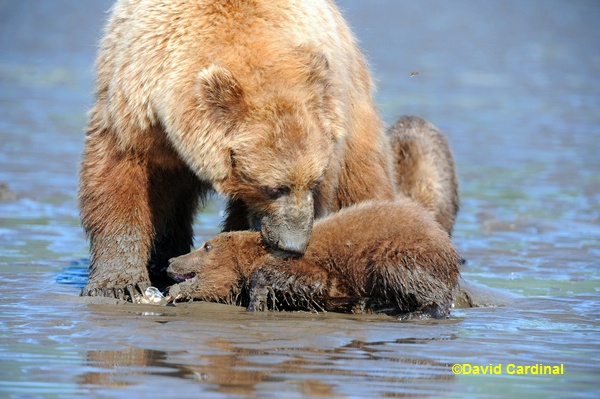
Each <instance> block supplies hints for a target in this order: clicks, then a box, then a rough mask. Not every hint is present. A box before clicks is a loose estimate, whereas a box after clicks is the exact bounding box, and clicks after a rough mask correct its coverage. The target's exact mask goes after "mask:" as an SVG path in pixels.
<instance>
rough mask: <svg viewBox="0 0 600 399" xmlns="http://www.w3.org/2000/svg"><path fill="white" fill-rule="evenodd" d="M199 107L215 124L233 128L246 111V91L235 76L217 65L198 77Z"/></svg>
mask: <svg viewBox="0 0 600 399" xmlns="http://www.w3.org/2000/svg"><path fill="white" fill-rule="evenodd" d="M196 87H197V96H198V105H199V107H200V108H201V109H203V110H204V111H205V112H206V113H207V115H206V116H207V117H208V118H209V119H210V121H211V122H212V123H213V124H217V125H221V124H226V125H228V126H227V127H231V125H232V124H234V123H235V122H236V121H238V120H239V118H240V117H241V115H242V113H243V112H244V111H245V109H246V105H245V102H244V90H243V89H242V86H241V85H240V83H239V82H238V81H237V79H236V78H235V77H234V76H233V74H232V73H231V72H230V71H229V70H227V69H225V68H222V67H220V66H217V65H215V64H212V65H210V66H209V67H208V68H206V69H203V70H202V71H200V73H198V76H197V77H196Z"/></svg>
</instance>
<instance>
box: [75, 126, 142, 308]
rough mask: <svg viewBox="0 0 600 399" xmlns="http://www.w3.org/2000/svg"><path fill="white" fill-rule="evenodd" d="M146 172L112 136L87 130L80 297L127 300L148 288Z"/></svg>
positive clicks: (81, 193)
mask: <svg viewBox="0 0 600 399" xmlns="http://www.w3.org/2000/svg"><path fill="white" fill-rule="evenodd" d="M146 169H147V163H146V162H143V160H141V159H139V158H138V157H136V155H135V154H134V153H124V152H120V151H118V150H117V143H116V139H115V137H114V135H112V134H111V133H110V132H107V131H99V130H94V129H91V130H90V131H89V133H88V136H87V139H86V148H85V152H84V154H83V161H82V165H81V174H80V186H79V201H80V203H79V205H80V211H81V219H82V224H83V227H84V229H85V231H86V233H87V235H88V237H89V239H90V273H89V280H88V283H87V284H86V286H85V287H84V288H83V291H82V293H81V295H82V296H107V297H116V298H123V299H125V298H127V297H130V296H131V295H132V294H133V293H134V292H133V291H134V290H136V289H139V290H140V292H141V293H143V292H144V290H145V288H146V287H147V286H149V285H150V277H149V275H148V269H147V265H148V260H149V257H150V251H151V245H152V235H153V227H152V212H151V209H150V203H149V190H148V173H147V170H146ZM130 291H131V292H130Z"/></svg>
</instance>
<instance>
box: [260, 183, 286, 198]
mask: <svg viewBox="0 0 600 399" xmlns="http://www.w3.org/2000/svg"><path fill="white" fill-rule="evenodd" d="M262 190H263V192H264V193H265V194H266V195H267V197H269V198H270V199H273V200H275V199H277V198H280V197H283V196H285V195H289V194H290V192H291V191H292V190H291V189H290V188H289V187H286V186H280V187H269V186H265V187H263V188H262Z"/></svg>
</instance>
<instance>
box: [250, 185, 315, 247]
mask: <svg viewBox="0 0 600 399" xmlns="http://www.w3.org/2000/svg"><path fill="white" fill-rule="evenodd" d="M302 197H303V198H300V199H298V198H297V197H296V198H294V196H293V195H291V196H288V197H286V198H285V199H280V200H279V202H280V203H278V204H277V205H278V206H277V210H276V211H275V212H273V213H270V214H263V215H261V216H258V217H256V218H255V219H254V223H253V225H254V228H255V229H256V230H258V231H260V234H261V236H262V239H263V241H264V242H265V244H267V245H268V246H269V247H270V248H271V249H272V250H273V253H274V255H276V256H278V257H280V258H288V257H294V256H301V255H303V254H304V252H306V248H307V247H308V243H309V241H310V235H311V233H312V228H313V221H314V202H313V197H312V195H311V194H308V195H305V196H302Z"/></svg>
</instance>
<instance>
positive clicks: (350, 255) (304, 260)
mask: <svg viewBox="0 0 600 399" xmlns="http://www.w3.org/2000/svg"><path fill="white" fill-rule="evenodd" d="M460 263H461V258H460V256H459V255H458V253H457V250H456V249H455V247H454V246H453V245H452V243H451V240H450V236H449V235H448V233H447V232H446V231H445V230H444V229H443V228H442V227H441V226H440V225H439V224H438V223H437V222H436V221H435V220H434V216H433V215H432V214H431V213H430V212H428V211H426V210H425V209H424V208H423V207H422V206H421V205H419V204H418V203H416V202H415V201H413V200H411V199H408V198H399V199H397V200H394V201H367V202H364V203H361V204H358V205H354V206H351V207H348V208H345V209H343V210H341V211H339V212H337V213H335V214H332V215H330V216H328V217H325V218H323V219H320V220H318V221H316V222H315V225H314V230H313V235H312V239H311V241H310V243H309V245H308V248H307V250H306V252H305V254H304V255H303V256H302V257H299V258H287V259H283V258H280V257H276V256H273V255H272V254H271V253H270V249H269V248H268V247H267V246H265V244H264V242H263V241H262V240H261V237H260V233H258V232H251V231H240V232H226V233H221V234H219V235H217V236H216V237H214V238H212V239H211V240H209V241H207V242H206V243H204V244H203V245H202V246H201V247H200V248H199V249H197V250H195V251H193V252H191V253H189V254H187V255H183V256H179V257H177V258H174V259H171V261H170V265H169V268H168V270H167V271H168V273H169V275H170V276H171V277H172V278H173V279H175V280H176V281H178V282H180V283H179V284H176V285H174V286H172V287H171V289H170V292H169V295H170V296H171V297H172V298H173V299H199V300H205V301H211V302H221V303H229V304H237V305H242V306H246V307H247V309H248V310H251V311H264V310H309V311H334V312H349V313H371V312H372V313H385V314H390V315H395V316H398V317H399V318H400V319H413V318H444V317H447V316H448V314H449V310H450V307H451V303H452V300H453V290H454V289H455V287H456V286H457V284H458V278H459V273H460V272H459V267H460Z"/></svg>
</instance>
